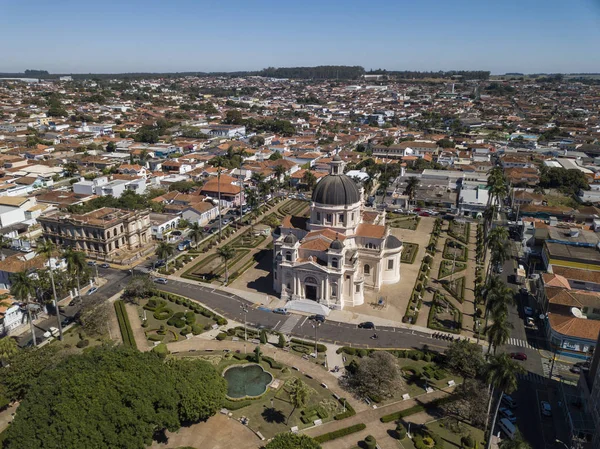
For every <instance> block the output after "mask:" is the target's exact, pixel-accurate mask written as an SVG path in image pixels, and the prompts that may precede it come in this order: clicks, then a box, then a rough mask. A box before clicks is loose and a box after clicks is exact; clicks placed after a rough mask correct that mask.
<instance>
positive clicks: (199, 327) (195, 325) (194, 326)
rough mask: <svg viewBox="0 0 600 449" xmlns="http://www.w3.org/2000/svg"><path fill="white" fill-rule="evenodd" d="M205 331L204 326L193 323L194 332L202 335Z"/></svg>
mask: <svg viewBox="0 0 600 449" xmlns="http://www.w3.org/2000/svg"><path fill="white" fill-rule="evenodd" d="M203 331H204V329H203V328H202V326H199V325H197V324H192V334H194V335H200V334H201V333H202V332H203Z"/></svg>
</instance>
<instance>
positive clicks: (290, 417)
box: [185, 351, 343, 439]
mask: <svg viewBox="0 0 600 449" xmlns="http://www.w3.org/2000/svg"><path fill="white" fill-rule="evenodd" d="M250 353H251V351H249V354H250ZM243 356H244V354H237V353H236V354H233V353H224V352H220V351H215V352H210V353H207V352H198V353H196V354H195V355H194V356H193V357H195V358H196V357H198V358H201V359H204V360H207V361H208V362H209V363H211V364H212V365H213V366H215V368H216V369H217V371H219V372H222V371H224V370H225V368H227V367H229V366H231V365H235V364H244V363H248V361H246V360H244V359H243ZM185 357H190V356H189V355H186V356H185ZM237 358H239V359H241V360H238V359H237ZM260 365H261V366H262V367H263V368H264V369H265V370H266V371H268V372H270V373H271V374H272V375H273V378H274V379H275V381H279V387H278V388H272V387H269V389H268V390H267V392H266V393H265V394H263V395H262V396H261V397H260V398H258V399H253V400H242V401H229V400H228V401H226V404H225V408H228V409H229V410H230V411H231V413H232V415H233V418H234V419H240V418H242V417H245V418H248V427H250V428H251V429H252V430H253V431H255V432H260V433H261V434H262V435H263V436H264V437H265V438H267V439H269V438H272V437H273V436H275V435H276V434H278V433H281V432H287V431H289V430H290V428H291V427H294V426H297V427H298V428H299V429H303V428H306V427H310V426H312V425H313V421H314V420H315V419H319V416H320V417H321V418H320V419H321V420H322V421H323V422H327V421H331V420H332V419H333V416H334V415H335V414H337V413H341V412H342V411H343V405H342V404H340V403H339V401H337V400H336V399H335V398H334V396H333V394H332V393H331V392H330V391H329V390H328V389H326V388H324V387H322V386H321V385H320V384H319V382H318V381H316V380H314V379H311V378H309V377H307V376H306V375H303V374H301V373H300V372H298V371H296V370H294V369H292V368H291V367H288V366H285V365H284V366H283V368H282V369H275V368H271V366H270V364H269V363H267V362H266V361H264V360H263V361H261V363H260ZM295 378H299V379H301V380H302V382H304V383H305V384H306V385H307V386H308V387H309V389H310V391H311V394H310V396H309V400H308V403H307V405H306V407H304V408H302V409H296V410H295V411H294V410H293V409H294V407H293V406H292V404H291V403H290V399H289V394H288V390H289V383H290V382H291V381H293V380H294V379H295ZM236 407H240V408H238V409H237V410H236V409H235V408H236ZM292 412H293V413H292ZM317 413H318V414H317ZM302 418H304V422H303V420H302Z"/></svg>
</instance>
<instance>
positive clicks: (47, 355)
mask: <svg viewBox="0 0 600 449" xmlns="http://www.w3.org/2000/svg"><path fill="white" fill-rule="evenodd" d="M6 338H8V337H6ZM11 340H12V339H11ZM66 355H67V353H66V352H64V351H60V347H59V346H56V345H46V346H43V347H41V348H39V349H32V348H30V349H23V350H21V351H18V352H17V353H15V354H13V355H12V356H11V358H10V361H11V363H10V365H9V366H7V367H5V368H4V369H3V370H2V378H0V385H2V387H3V392H4V394H5V395H6V397H7V398H8V399H10V400H11V401H20V400H22V399H23V398H24V397H25V395H26V394H27V391H29V389H30V388H31V387H32V386H33V385H35V384H36V383H37V382H38V379H39V378H40V377H41V376H42V374H43V373H45V371H46V370H48V369H50V368H51V367H53V366H55V365H56V364H57V363H58V362H59V361H60V360H62V359H63V358H64V357H65V356H66Z"/></svg>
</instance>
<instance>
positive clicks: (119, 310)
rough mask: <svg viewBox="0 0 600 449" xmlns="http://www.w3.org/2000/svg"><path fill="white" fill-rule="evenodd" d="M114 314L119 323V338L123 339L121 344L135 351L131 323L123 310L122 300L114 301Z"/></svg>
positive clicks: (135, 346)
mask: <svg viewBox="0 0 600 449" xmlns="http://www.w3.org/2000/svg"><path fill="white" fill-rule="evenodd" d="M115 312H116V314H117V321H118V322H119V329H120V330H121V336H122V338H123V344H124V345H125V346H129V347H132V348H136V349H137V345H136V344H135V338H134V336H133V330H132V329H131V323H130V322H129V317H128V316H127V311H126V310H125V303H124V302H123V300H122V299H119V300H117V301H115Z"/></svg>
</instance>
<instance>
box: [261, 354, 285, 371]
mask: <svg viewBox="0 0 600 449" xmlns="http://www.w3.org/2000/svg"><path fill="white" fill-rule="evenodd" d="M262 359H263V360H264V361H265V362H267V363H268V364H269V366H270V367H271V368H273V369H281V368H283V365H282V364H281V363H279V362H278V361H276V360H275V359H273V358H271V357H267V356H263V357H262Z"/></svg>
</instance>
